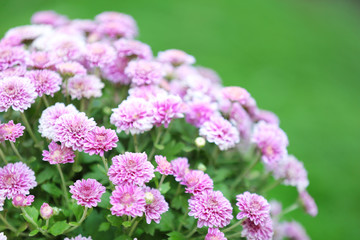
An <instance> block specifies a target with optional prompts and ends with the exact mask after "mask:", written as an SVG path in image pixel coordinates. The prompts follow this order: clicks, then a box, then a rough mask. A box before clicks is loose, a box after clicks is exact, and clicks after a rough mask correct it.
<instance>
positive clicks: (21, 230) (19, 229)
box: [17, 222, 28, 233]
mask: <svg viewBox="0 0 360 240" xmlns="http://www.w3.org/2000/svg"><path fill="white" fill-rule="evenodd" d="M27 228H28V224H27V223H25V222H24V223H23V224H21V225H20V227H19V228H18V231H17V232H18V233H21V232H23V231H25V230H26V229H27Z"/></svg>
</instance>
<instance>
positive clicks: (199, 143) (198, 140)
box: [195, 137, 206, 148]
mask: <svg viewBox="0 0 360 240" xmlns="http://www.w3.org/2000/svg"><path fill="white" fill-rule="evenodd" d="M205 143H206V141H205V138H203V137H197V138H196V139H195V145H196V146H197V147H198V148H202V147H204V146H205Z"/></svg>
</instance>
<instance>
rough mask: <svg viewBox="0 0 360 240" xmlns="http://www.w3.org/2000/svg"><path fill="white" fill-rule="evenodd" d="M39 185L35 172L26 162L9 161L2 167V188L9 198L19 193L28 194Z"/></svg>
mask: <svg viewBox="0 0 360 240" xmlns="http://www.w3.org/2000/svg"><path fill="white" fill-rule="evenodd" d="M36 186H37V183H36V180H35V173H34V171H33V170H31V169H30V168H29V167H28V166H27V165H26V164H25V163H22V162H16V163H9V164H7V165H6V166H4V167H2V168H0V190H4V191H5V195H6V197H7V198H8V199H10V198H13V197H15V196H16V195H18V194H23V195H28V194H29V190H30V189H33V188H34V187H36Z"/></svg>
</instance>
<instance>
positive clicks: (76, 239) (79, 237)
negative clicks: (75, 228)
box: [64, 234, 93, 240]
mask: <svg viewBox="0 0 360 240" xmlns="http://www.w3.org/2000/svg"><path fill="white" fill-rule="evenodd" d="M64 240H93V239H92V238H91V237H83V236H82V235H81V234H79V235H77V236H76V237H72V238H67V237H66V238H64Z"/></svg>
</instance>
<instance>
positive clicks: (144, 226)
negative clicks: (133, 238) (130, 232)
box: [141, 221, 156, 236]
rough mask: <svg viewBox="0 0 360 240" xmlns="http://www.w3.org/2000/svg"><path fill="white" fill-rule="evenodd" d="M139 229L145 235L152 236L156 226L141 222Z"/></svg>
mask: <svg viewBox="0 0 360 240" xmlns="http://www.w3.org/2000/svg"><path fill="white" fill-rule="evenodd" d="M141 229H143V230H144V232H145V233H147V234H150V235H151V236H154V233H155V229H156V224H147V223H146V222H145V221H143V224H142V226H141Z"/></svg>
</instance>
